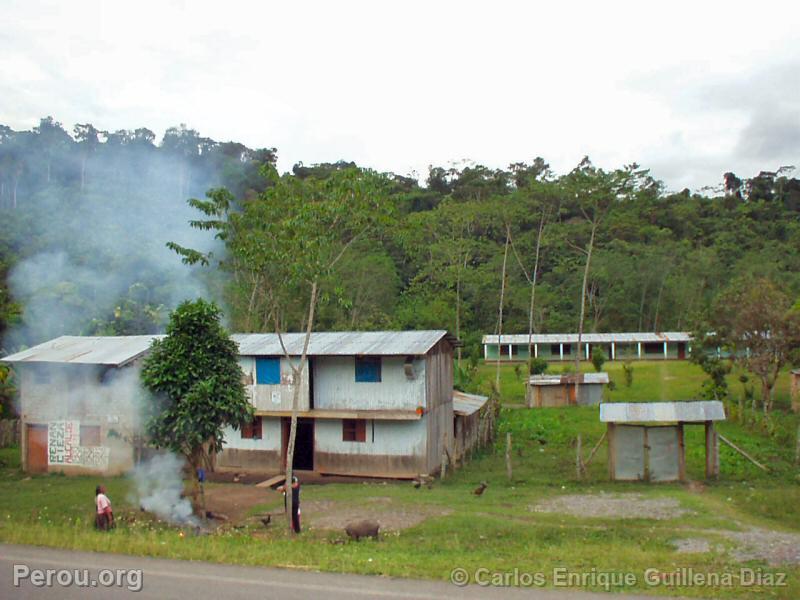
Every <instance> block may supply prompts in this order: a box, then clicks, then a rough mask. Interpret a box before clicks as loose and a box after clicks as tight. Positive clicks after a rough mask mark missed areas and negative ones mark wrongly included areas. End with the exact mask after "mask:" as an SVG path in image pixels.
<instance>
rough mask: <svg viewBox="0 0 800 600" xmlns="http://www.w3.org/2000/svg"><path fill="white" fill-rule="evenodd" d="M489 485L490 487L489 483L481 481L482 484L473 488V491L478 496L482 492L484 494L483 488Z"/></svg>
mask: <svg viewBox="0 0 800 600" xmlns="http://www.w3.org/2000/svg"><path fill="white" fill-rule="evenodd" d="M487 487H489V484H488V483H486V482H485V481H481V484H480V485H479V486H478V487H476V488H475V489H474V490H472V493H473V494H475V495H476V496H480V495H481V494H483V490H485V489H486V488H487Z"/></svg>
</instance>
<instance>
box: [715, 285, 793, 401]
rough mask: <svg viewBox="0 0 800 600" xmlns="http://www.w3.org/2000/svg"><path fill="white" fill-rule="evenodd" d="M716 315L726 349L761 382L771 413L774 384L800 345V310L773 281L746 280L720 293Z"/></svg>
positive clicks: (716, 326) (716, 304)
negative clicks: (794, 350) (793, 305)
mask: <svg viewBox="0 0 800 600" xmlns="http://www.w3.org/2000/svg"><path fill="white" fill-rule="evenodd" d="M714 314H715V322H714V323H713V324H714V325H715V329H716V331H717V335H718V336H719V338H720V339H721V340H722V343H723V345H724V346H725V348H726V349H728V350H729V351H730V353H731V356H732V357H733V359H734V360H736V361H738V362H739V363H741V364H742V366H744V368H745V369H747V370H748V371H750V372H751V373H753V374H754V375H756V377H758V378H759V380H760V381H761V404H762V408H763V409H764V413H765V414H766V413H768V412H769V411H770V410H771V409H772V404H773V394H772V392H773V389H774V387H775V381H776V380H777V378H778V375H779V374H780V371H781V369H782V368H783V367H784V366H785V365H786V364H787V363H788V362H789V360H790V357H791V353H792V351H793V349H794V348H796V347H797V346H798V345H800V310H797V309H796V308H793V307H792V302H791V300H790V299H789V297H788V296H787V295H786V294H785V293H784V292H783V291H782V290H781V289H780V288H779V287H778V286H777V285H776V284H775V283H774V282H772V281H771V280H769V279H766V278H749V277H746V278H740V279H737V280H735V281H733V282H732V283H731V285H730V286H729V287H728V288H727V289H726V290H725V291H724V292H723V293H722V294H720V296H719V297H718V299H717V301H716V303H715V311H714Z"/></svg>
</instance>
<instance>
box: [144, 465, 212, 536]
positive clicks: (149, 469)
mask: <svg viewBox="0 0 800 600" xmlns="http://www.w3.org/2000/svg"><path fill="white" fill-rule="evenodd" d="M182 469H183V461H182V460H181V459H179V458H178V457H177V456H175V455H174V454H159V455H156V456H154V457H153V458H151V459H150V460H148V461H147V462H144V463H142V464H140V465H139V466H137V467H136V468H135V469H134V470H133V472H132V477H133V481H134V485H135V491H134V493H135V497H134V498H132V501H133V502H136V503H138V505H139V506H140V507H141V508H142V510H145V511H147V512H150V513H153V514H154V515H156V516H157V517H158V518H159V519H162V520H164V521H166V522H168V523H170V524H173V525H180V526H186V525H188V526H191V527H200V526H201V523H200V521H199V520H198V519H197V517H195V516H194V514H193V513H192V503H191V502H190V501H189V499H188V498H186V497H184V496H183V477H182Z"/></svg>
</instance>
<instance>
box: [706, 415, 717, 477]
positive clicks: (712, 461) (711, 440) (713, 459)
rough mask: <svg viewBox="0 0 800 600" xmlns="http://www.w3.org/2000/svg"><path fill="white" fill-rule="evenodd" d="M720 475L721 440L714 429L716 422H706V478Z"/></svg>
mask: <svg viewBox="0 0 800 600" xmlns="http://www.w3.org/2000/svg"><path fill="white" fill-rule="evenodd" d="M718 475H719V438H718V437H717V432H716V430H715V429H714V421H706V478H708V479H714V478H716V477H717V476H718Z"/></svg>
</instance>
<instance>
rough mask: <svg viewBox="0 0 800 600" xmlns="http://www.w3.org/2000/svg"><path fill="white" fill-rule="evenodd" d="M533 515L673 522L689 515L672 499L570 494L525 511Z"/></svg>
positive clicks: (636, 495) (626, 495) (634, 495)
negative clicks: (670, 520)
mask: <svg viewBox="0 0 800 600" xmlns="http://www.w3.org/2000/svg"><path fill="white" fill-rule="evenodd" d="M529 509H530V510H531V511H533V512H547V513H565V514H569V515H573V516H576V517H599V518H613V519H658V520H666V519H676V518H678V517H681V516H683V515H687V514H692V511H690V510H688V509H685V508H683V507H681V505H680V502H678V501H677V500H676V499H675V498H645V497H643V496H642V495H641V494H606V493H603V492H601V493H599V494H572V495H567V496H558V497H556V498H551V499H549V500H545V501H544V502H540V503H539V504H535V505H532V506H530V507H529Z"/></svg>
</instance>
